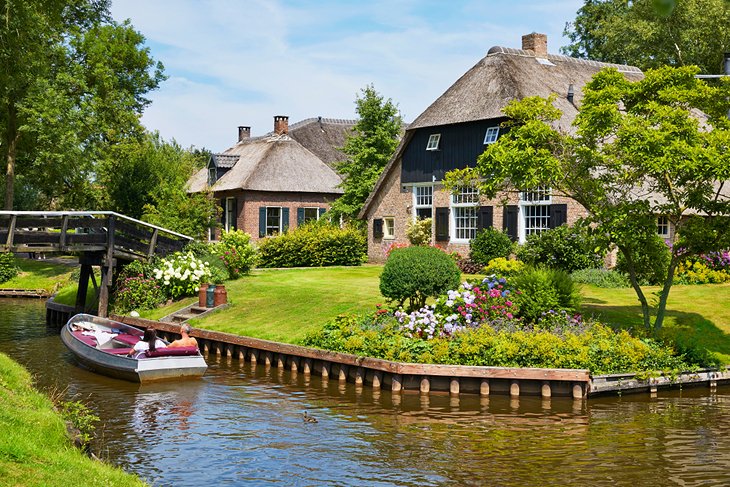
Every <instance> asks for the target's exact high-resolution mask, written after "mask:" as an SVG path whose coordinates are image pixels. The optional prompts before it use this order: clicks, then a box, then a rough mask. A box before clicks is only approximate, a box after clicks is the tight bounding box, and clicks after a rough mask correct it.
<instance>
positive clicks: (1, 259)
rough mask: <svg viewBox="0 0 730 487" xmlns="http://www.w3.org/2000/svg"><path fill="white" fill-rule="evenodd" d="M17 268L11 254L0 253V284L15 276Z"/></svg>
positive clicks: (13, 256)
mask: <svg viewBox="0 0 730 487" xmlns="http://www.w3.org/2000/svg"><path fill="white" fill-rule="evenodd" d="M18 272H19V269H18V266H17V265H16V264H15V255H13V253H12V252H3V253H0V283H2V282H6V281H9V280H10V279H12V278H13V277H15V276H17V275H18Z"/></svg>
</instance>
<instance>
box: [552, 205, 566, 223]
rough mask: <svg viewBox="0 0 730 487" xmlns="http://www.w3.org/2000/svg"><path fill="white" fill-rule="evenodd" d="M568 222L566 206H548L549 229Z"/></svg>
mask: <svg viewBox="0 0 730 487" xmlns="http://www.w3.org/2000/svg"><path fill="white" fill-rule="evenodd" d="M567 221H568V205H566V204H562V205H550V228H555V227H559V226H560V225H562V224H564V223H565V222H567Z"/></svg>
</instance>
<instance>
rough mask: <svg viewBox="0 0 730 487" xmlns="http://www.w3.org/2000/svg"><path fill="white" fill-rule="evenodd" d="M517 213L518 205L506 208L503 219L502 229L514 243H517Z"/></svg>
mask: <svg viewBox="0 0 730 487" xmlns="http://www.w3.org/2000/svg"><path fill="white" fill-rule="evenodd" d="M517 211H518V208H517V205H507V206H505V207H504V218H503V219H502V229H503V230H504V232H505V233H506V234H507V236H508V237H509V238H510V239H511V240H512V241H513V242H516V241H517Z"/></svg>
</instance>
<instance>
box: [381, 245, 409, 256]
mask: <svg viewBox="0 0 730 487" xmlns="http://www.w3.org/2000/svg"><path fill="white" fill-rule="evenodd" d="M406 247H410V244H407V243H398V242H393V243H392V244H390V245H388V250H386V251H385V257H386V258H388V257H390V253H391V252H393V251H394V250H396V249H404V248H406Z"/></svg>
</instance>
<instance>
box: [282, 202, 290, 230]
mask: <svg viewBox="0 0 730 487" xmlns="http://www.w3.org/2000/svg"><path fill="white" fill-rule="evenodd" d="M287 230H289V208H282V209H281V233H284V232H286V231H287Z"/></svg>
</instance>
